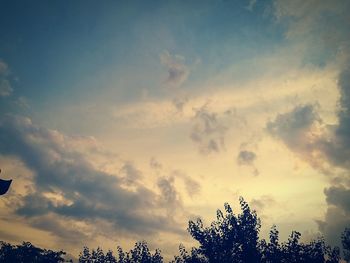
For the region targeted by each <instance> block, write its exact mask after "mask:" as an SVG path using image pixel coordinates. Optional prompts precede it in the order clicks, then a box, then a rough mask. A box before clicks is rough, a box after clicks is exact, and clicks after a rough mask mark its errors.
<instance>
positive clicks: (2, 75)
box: [0, 60, 13, 97]
mask: <svg viewBox="0 0 350 263" xmlns="http://www.w3.org/2000/svg"><path fill="white" fill-rule="evenodd" d="M8 76H9V69H8V65H7V64H6V63H5V62H4V61H2V60H0V97H7V96H10V95H11V94H12V92H13V88H12V86H11V84H10V81H9V79H8Z"/></svg>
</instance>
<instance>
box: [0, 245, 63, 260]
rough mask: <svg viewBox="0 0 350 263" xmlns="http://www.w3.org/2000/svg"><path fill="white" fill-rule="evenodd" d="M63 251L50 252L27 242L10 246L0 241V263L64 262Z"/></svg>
mask: <svg viewBox="0 0 350 263" xmlns="http://www.w3.org/2000/svg"><path fill="white" fill-rule="evenodd" d="M65 254H66V253H65V252H63V251H52V250H47V249H41V248H38V247H35V246H33V245H32V244H31V243H29V242H23V243H22V244H21V245H11V244H9V243H6V242H3V241H0V262H3V263H59V262H65V260H64V258H63V256H64V255H65Z"/></svg>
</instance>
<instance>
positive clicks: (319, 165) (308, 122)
mask: <svg viewBox="0 0 350 263" xmlns="http://www.w3.org/2000/svg"><path fill="white" fill-rule="evenodd" d="M338 89H339V93H340V99H339V104H338V105H339V109H338V112H337V115H338V124H337V125H326V124H324V123H323V122H322V120H321V119H320V117H319V115H318V114H317V112H316V108H315V106H313V105H301V106H297V107H296V108H295V109H293V110H292V111H290V112H287V113H284V114H279V115H277V117H276V118H275V120H274V121H271V122H269V123H268V124H267V130H268V132H269V133H270V134H271V135H272V136H274V137H275V138H278V139H280V140H281V141H283V142H284V143H285V145H286V146H287V147H288V148H289V149H290V150H292V151H293V152H294V153H296V154H297V155H298V156H299V157H301V158H302V159H303V160H304V161H307V162H308V163H309V164H310V165H311V166H312V167H314V168H316V169H318V170H320V171H321V172H323V173H324V174H326V175H328V176H330V182H331V183H332V184H334V185H333V186H331V187H329V188H327V189H325V195H326V201H327V204H328V209H327V212H326V215H325V219H324V220H321V221H318V225H319V229H320V231H321V232H322V233H323V234H324V235H325V237H326V239H327V241H328V242H330V243H331V244H336V245H339V244H340V235H341V232H342V231H343V230H344V228H345V227H346V226H349V225H350V214H349V212H350V189H349V186H348V185H346V183H344V182H347V180H345V178H348V175H349V172H350V70H349V66H346V67H345V68H344V69H343V70H342V72H341V73H340V74H339V77H338ZM335 167H338V168H341V169H342V170H343V171H344V172H343V174H340V175H339V174H336V173H335V172H334V170H335V169H334V168H335Z"/></svg>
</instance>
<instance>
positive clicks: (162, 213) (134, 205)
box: [0, 115, 182, 236]
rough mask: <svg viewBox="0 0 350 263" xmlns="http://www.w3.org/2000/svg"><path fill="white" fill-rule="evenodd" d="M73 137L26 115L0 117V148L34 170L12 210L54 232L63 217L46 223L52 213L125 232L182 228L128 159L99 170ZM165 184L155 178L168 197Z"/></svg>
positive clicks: (36, 225) (168, 193)
mask: <svg viewBox="0 0 350 263" xmlns="http://www.w3.org/2000/svg"><path fill="white" fill-rule="evenodd" d="M72 141H75V140H74V137H69V136H66V135H64V134H62V133H60V132H58V131H54V130H49V129H46V128H43V127H40V126H37V125H35V124H33V123H32V122H31V120H30V119H28V118H24V117H21V116H14V115H6V116H5V117H3V118H2V120H1V121H0V153H1V154H4V155H9V156H15V157H17V158H19V159H21V160H22V161H23V163H25V165H26V166H27V167H28V168H29V169H31V170H32V171H33V174H34V177H33V183H34V189H33V191H31V192H29V193H28V194H27V195H25V196H24V197H22V198H21V201H20V204H19V205H18V206H17V207H15V208H13V209H14V210H15V213H17V214H18V215H20V216H23V217H26V218H27V221H28V222H29V223H30V224H32V225H33V226H35V227H39V228H41V229H43V230H46V231H52V233H53V234H55V235H57V236H59V235H60V233H59V231H60V230H59V229H60V227H59V226H60V223H62V222H63V221H62V222H60V223H59V222H56V223H57V224H58V227H55V226H53V225H52V224H50V223H48V222H46V221H48V220H49V221H50V220H51V219H50V216H51V215H54V216H55V218H56V219H57V220H60V218H62V220H63V219H64V218H66V219H69V220H73V221H76V222H78V221H84V222H85V223H86V224H89V225H90V226H93V225H94V223H96V222H98V221H99V220H102V221H104V222H107V223H110V224H112V225H113V229H114V230H118V231H121V232H125V233H134V234H146V233H147V234H154V233H157V232H159V231H166V232H174V233H179V232H182V231H181V230H180V228H179V226H178V225H177V223H176V222H175V221H174V220H172V219H171V218H170V217H169V213H168V210H167V208H166V207H164V204H163V200H164V198H163V196H160V195H159V194H158V193H157V192H154V191H152V190H150V189H148V188H146V187H144V186H143V185H141V184H140V183H138V179H139V178H140V177H141V172H140V171H138V170H137V169H136V168H135V167H134V166H133V165H132V164H131V163H125V164H124V166H123V167H122V168H121V170H120V173H121V175H114V174H110V173H107V172H103V171H100V170H98V169H97V168H95V167H94V166H93V164H92V163H90V162H89V160H88V159H87V158H86V157H85V155H84V154H83V153H82V152H79V151H78V150H77V149H76V148H75V147H74V143H72V144H71V143H70V142H72ZM125 178H126V179H128V180H127V181H125ZM129 179H131V180H129ZM130 184H131V185H132V189H130ZM168 186H169V187H170V188H169V187H168V188H167V182H166V181H164V180H163V181H160V182H159V187H161V188H162V195H166V196H167V199H166V200H167V201H168V202H171V201H172V200H173V199H172V198H173V197H172V191H167V189H168V190H169V189H170V190H171V189H172V188H171V186H172V184H171V182H168ZM176 204H179V203H176ZM176 204H175V203H174V206H175V205H176Z"/></svg>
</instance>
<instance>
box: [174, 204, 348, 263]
mask: <svg viewBox="0 0 350 263" xmlns="http://www.w3.org/2000/svg"><path fill="white" fill-rule="evenodd" d="M240 206H241V210H242V212H241V214H238V215H235V214H234V213H233V211H232V209H231V207H230V206H229V205H228V204H227V203H226V204H225V214H224V213H223V212H222V211H221V210H217V219H216V221H214V222H212V223H211V225H210V226H209V227H204V226H203V223H202V220H201V219H197V221H196V222H194V221H190V222H189V227H188V231H189V233H190V234H191V236H192V237H193V238H194V239H195V240H197V241H198V242H199V248H192V250H191V252H190V253H189V252H187V251H186V249H185V248H184V247H183V246H182V245H180V248H179V256H175V260H174V261H173V262H175V263H216V262H224V263H225V262H233V263H336V262H337V263H338V262H339V259H340V256H339V249H338V248H334V249H332V248H331V247H329V246H327V245H326V244H325V241H324V239H322V238H319V239H317V240H314V241H312V242H310V243H309V244H304V243H301V242H300V237H301V234H300V233H299V232H296V231H293V232H292V233H291V235H290V237H289V238H288V240H287V241H286V242H284V243H281V244H280V243H279V232H278V230H277V228H276V226H273V227H272V228H271V231H270V237H269V242H267V241H266V240H264V239H262V240H259V231H260V227H261V225H260V220H259V218H258V217H257V215H256V212H255V211H252V210H251V209H250V208H249V206H248V204H247V203H246V202H245V201H244V199H243V198H240ZM349 240H350V239H349Z"/></svg>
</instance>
